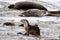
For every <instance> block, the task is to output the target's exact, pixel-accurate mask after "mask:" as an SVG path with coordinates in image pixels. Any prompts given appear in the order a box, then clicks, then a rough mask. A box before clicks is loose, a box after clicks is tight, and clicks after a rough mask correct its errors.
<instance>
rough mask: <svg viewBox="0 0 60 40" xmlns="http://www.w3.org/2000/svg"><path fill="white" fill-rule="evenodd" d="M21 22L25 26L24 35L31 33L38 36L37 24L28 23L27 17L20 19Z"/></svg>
mask: <svg viewBox="0 0 60 40" xmlns="http://www.w3.org/2000/svg"><path fill="white" fill-rule="evenodd" d="M21 22H22V24H23V25H24V28H25V34H24V35H29V34H32V35H35V36H37V37H39V36H40V29H39V27H38V25H37V24H35V25H30V24H29V22H28V20H27V19H22V20H21ZM18 34H19V33H18Z"/></svg>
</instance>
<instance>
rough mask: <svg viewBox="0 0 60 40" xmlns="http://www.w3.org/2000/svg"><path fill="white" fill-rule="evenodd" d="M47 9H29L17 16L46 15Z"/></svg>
mask: <svg viewBox="0 0 60 40" xmlns="http://www.w3.org/2000/svg"><path fill="white" fill-rule="evenodd" d="M47 14H48V13H47V11H45V10H39V9H29V10H26V11H25V12H23V13H20V14H19V15H18V16H22V17H31V16H32V17H42V16H45V15H47Z"/></svg>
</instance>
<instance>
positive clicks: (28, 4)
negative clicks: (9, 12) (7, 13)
mask: <svg viewBox="0 0 60 40" xmlns="http://www.w3.org/2000/svg"><path fill="white" fill-rule="evenodd" d="M8 8H11V9H18V10H19V9H23V10H28V9H40V10H47V9H46V8H45V7H44V6H42V5H40V4H38V3H34V2H27V1H24V2H16V3H15V4H11V5H9V6H8Z"/></svg>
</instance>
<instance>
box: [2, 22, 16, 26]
mask: <svg viewBox="0 0 60 40" xmlns="http://www.w3.org/2000/svg"><path fill="white" fill-rule="evenodd" d="M3 25H6V26H15V24H14V23H11V22H5V23H4V24H3Z"/></svg>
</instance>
